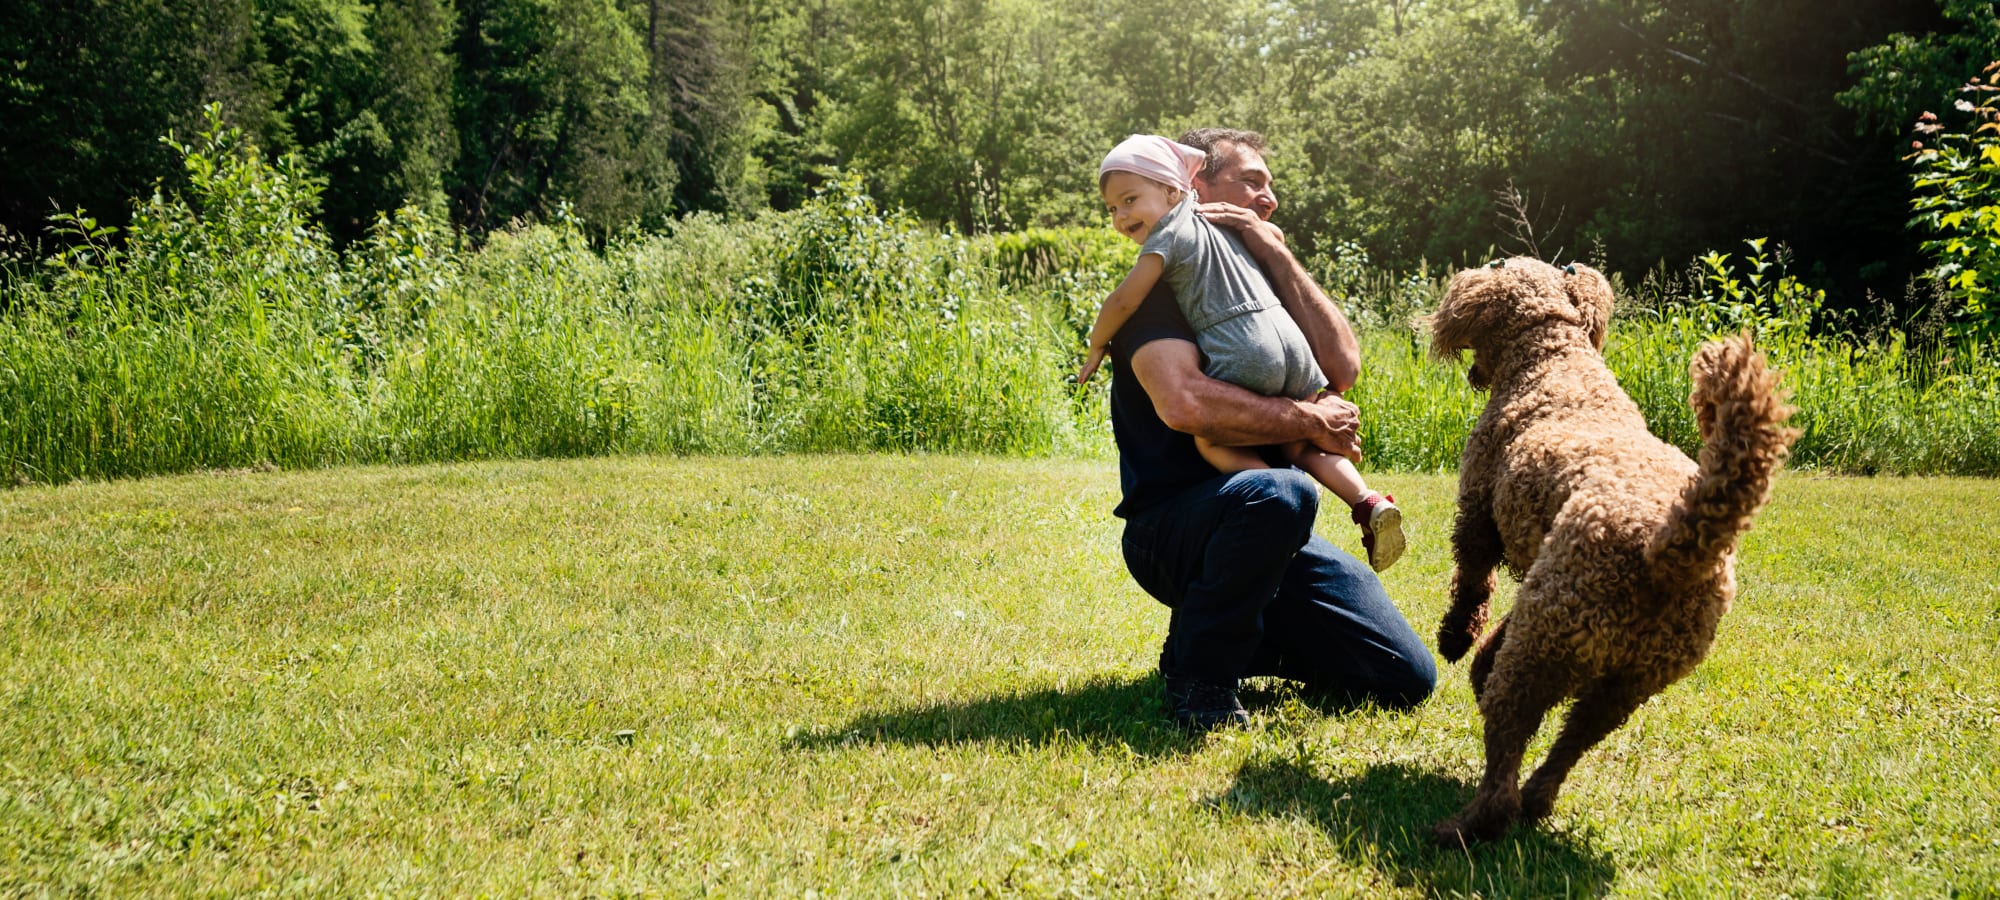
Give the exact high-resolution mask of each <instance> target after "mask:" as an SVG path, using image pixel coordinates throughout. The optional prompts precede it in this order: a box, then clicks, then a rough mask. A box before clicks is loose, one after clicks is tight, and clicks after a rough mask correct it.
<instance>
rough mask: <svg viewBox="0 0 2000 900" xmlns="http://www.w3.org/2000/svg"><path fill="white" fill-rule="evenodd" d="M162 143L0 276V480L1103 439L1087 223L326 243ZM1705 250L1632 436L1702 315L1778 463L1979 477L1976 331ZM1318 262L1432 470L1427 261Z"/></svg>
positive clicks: (416, 234)
mask: <svg viewBox="0 0 2000 900" xmlns="http://www.w3.org/2000/svg"><path fill="white" fill-rule="evenodd" d="M176 147H177V148H178V149H179V150H180V151H181V153H182V155H183V158H184V163H185V168H186V170H187V178H186V187H185V188H184V189H183V190H180V191H164V190H163V191H160V192H157V193H156V194H155V195H154V196H153V197H152V198H150V199H149V200H148V201H147V202H145V203H143V204H140V209H139V213H138V214H137V215H136V216H135V219H134V222H133V224H132V225H131V226H130V228H129V229H128V230H127V231H126V232H125V233H124V234H123V235H113V234H110V233H109V232H108V230H107V229H103V228H99V227H97V226H96V225H95V224H94V223H92V222H91V221H90V220H88V219H87V218H84V217H82V216H81V215H78V216H71V217H67V218H66V219H65V224H66V226H67V227H68V228H70V229H71V230H72V232H73V235H72V237H73V238H74V240H73V242H72V244H71V245H70V246H69V247H68V248H67V249H65V250H63V251H62V252H61V253H59V254H57V255H54V256H51V257H49V258H47V259H43V260H39V261H37V262H34V263H32V264H29V263H25V262H21V261H18V260H17V261H16V262H15V263H13V264H11V265H6V266H4V267H0V276H4V290H5V297H4V301H5V302H4V303H0V309H4V310H5V312H4V313H0V475H4V476H6V477H7V478H8V479H9V480H11V481H13V482H16V483H20V482H28V481H42V482H63V481H69V480H74V479H78V478H115V477H127V476H140V475H149V474H157V473H165V472H175V471H185V470H192V469H202V468H240V467H248V466H264V465H277V466H282V467H287V468H298V467H313V466H320V465H326V464H331V463H351V462H418V461H443V460H463V459H481V458H500V457H552V456H586V455H597V454H610V453H626V452H651V453H674V454H689V453H731V454H734V453H773V452H792V451H813V452H821V451H874V450H895V451H975V452H984V453H1002V454H1017V455H1044V454H1078V453H1080V454H1098V453H1104V452H1106V451H1108V449H1109V447H1110V439H1109V434H1108V423H1107V421H1106V415H1105V394H1104V382H1103V381H1102V380H1100V381H1099V382H1097V383H1095V384H1093V385H1091V386H1090V387H1089V388H1088V389H1085V390H1079V389H1077V388H1076V387H1075V386H1074V385H1072V384H1070V383H1069V381H1068V375H1069V373H1070V372H1072V371H1073V367H1074V365H1075V362H1076V354H1077V351H1078V348H1079V347H1080V345H1081V343H1082V335H1083V334H1084V332H1085V331H1086V330H1087V328H1088V325H1089V323H1090V321H1091V319H1092V316H1093V314H1094V312H1095V309H1096V306H1097V303H1098V302H1099V301H1100V300H1101V299H1102V297H1103V296H1104V294H1105V293H1106V292H1107V291H1108V289H1109V288H1110V287H1111V285H1112V284H1113V283H1114V280H1115V279H1116V278H1117V277H1119V276H1120V275H1121V274H1122V272H1123V270H1124V268H1125V267H1126V266H1127V265H1129V263H1130V260H1131V255H1132V249H1131V247H1130V245H1129V244H1128V243H1126V242H1124V241H1123V240H1122V239H1120V238H1118V237H1117V236H1116V235H1113V234H1111V233H1110V232H1108V231H1106V230H1103V229H1069V230H1046V229H1036V230H1029V231H1025V232H1020V233H1015V234H1007V235H996V236H984V237H978V238H962V237H958V236H954V235H949V234H940V233H938V232H935V231H932V230H929V229H926V228H923V227H920V226H919V225H918V224H917V223H915V222H913V221H911V220H909V219H908V218H906V217H904V216H902V215H900V214H897V213H893V212H884V211H882V210H880V209H879V208H877V207H876V205H875V204H874V203H873V201H872V200H870V199H869V198H868V197H867V196H866V194H865V193H863V192H862V190H861V188H860V185H859V182H858V181H857V180H853V179H847V180H841V181H837V182H835V183H834V184H832V185H830V186H829V189H828V190H827V191H825V192H824V193H823V194H822V195H821V196H820V197H818V198H816V199H815V200H813V201H812V202H811V203H809V204H807V205H806V206H805V207H804V208H802V209H800V210H797V211H794V212H790V213H784V214H776V215H769V216H765V217H763V218H761V219H758V220H754V221H747V222H727V223H725V222H721V221H719V220H715V219H712V218H705V217H696V218H693V219H689V220H687V221H684V222H681V223H679V224H677V225H676V226H675V227H674V228H673V230H672V231H671V232H668V233H657V234H630V235H625V236H622V237H619V238H617V239H614V240H612V241H610V242H609V243H608V244H607V245H603V246H595V245H593V244H592V243H591V242H590V240H589V239H588V238H587V237H586V235H585V233H584V231H583V230H582V229H581V228H579V227H578V226H577V225H576V223H574V222H573V221H571V220H569V219H567V217H565V216H563V215H561V214H558V215H557V216H556V217H555V218H554V220H553V221H550V222H547V223H543V224H536V225H523V226H520V227H517V228H514V229H512V230H509V231H505V232H502V233H499V234H495V235H492V236H491V237H490V238H489V239H488V240H487V242H486V243H485V244H484V245H483V246H479V247H476V248H475V247H470V246H467V245H466V244H465V242H464V240H463V238H462V236H460V235H457V234H455V233H453V232H451V231H449V230H448V229H445V228H443V227H440V226H439V225H437V224H436V223H434V222H431V221H429V220H427V219H426V218H425V217H424V216H423V214H422V213H420V212H418V211H415V210H403V211H399V212H398V213H396V214H395V215H392V216H387V217H385V218H384V219H383V220H382V221H381V222H379V223H378V224H377V226H376V227H375V229H374V230H373V232H371V234H370V235H369V236H368V238H367V239H365V240H363V241H360V242H357V243H356V244H354V245H351V246H349V247H346V248H340V249H336V248H334V247H333V246H332V245H331V242H330V241H329V239H328V238H327V237H326V235H325V234H324V233H322V232H321V231H319V230H318V229H317V228H316V227H315V226H314V225H313V224H312V214H313V211H314V210H315V209H316V204H317V202H318V198H317V195H316V188H315V187H314V185H312V184H311V183H310V182H308V181H306V180H304V179H302V178H301V177H300V176H299V175H298V174H297V172H296V171H295V170H294V169H293V168H291V167H290V166H289V165H288V164H286V163H283V162H280V163H278V164H275V165H273V164H269V163H266V162H264V161H263V160H262V159H261V157H260V156H259V155H258V154H257V153H256V152H255V150H254V148H251V147H249V146H247V145H245V144H244V143H243V142H242V140H241V138H240V137H239V136H238V135H236V134H235V133H233V132H230V131H227V130H224V129H222V128H221V127H220V126H219V125H212V126H211V128H210V130H209V131H208V132H207V133H205V134H204V135H202V136H201V137H200V138H199V139H198V140H196V141H193V142H191V143H189V144H185V145H180V144H177V145H176ZM1724 259H1725V261H1726V258H1724ZM1732 265H1733V264H1732ZM1730 271H1732V270H1730V269H1729V268H1727V267H1726V266H1725V268H1723V269H1716V270H1715V272H1720V273H1722V274H1721V275H1717V276H1715V277H1714V278H1711V279H1710V282H1711V283H1698V284H1693V285H1688V286H1683V287H1681V288H1678V289H1676V290H1674V291H1669V292H1667V293H1669V294H1671V296H1668V297H1666V298H1665V300H1656V302H1650V303H1640V304H1636V305H1634V308H1633V309H1632V310H1630V313H1631V314H1629V315H1626V316H1622V317H1621V318H1620V319H1619V321H1618V322H1617V324H1616V325H1615V327H1614V329H1613V333H1612V337H1611V341H1610V345H1609V346H1608V347H1607V348H1606V356H1607V358H1608V360H1609V361H1610V363H1611V365H1612V367H1613V368H1614V370H1616V371H1617V372H1618V373H1619V375H1620V378H1621V380H1622V381H1623V382H1624V383H1625V384H1626V386H1627V388H1628V389H1629V390H1630V391H1631V392H1632V393H1633V395H1634V396H1635V398H1637V399H1638V401H1639V403H1640V405H1641V406H1642V407H1643V408H1644V409H1645V411H1646V413H1647V415H1648V418H1649V419H1650V420H1651V421H1652V422H1653V424H1654V427H1655V429H1656V430H1658V431H1659V432H1660V433H1661V434H1663V435H1665V436H1667V437H1668V438H1669V439H1670V440H1674V441H1675V442H1676V443H1679V444H1681V445H1682V446H1684V447H1688V448H1690V449H1692V448H1693V447H1694V446H1695V443H1696V441H1695V437H1694V434H1693V426H1692V421H1691V419H1690V417H1689V414H1688V412H1687V409H1686V399H1685V398H1686V396H1687V374H1686V364H1687V360H1688V358H1689V356H1690V355H1691V354H1692V353H1693V350H1694V347H1695V346H1696V345H1697V344H1698V343H1699V342H1700V341H1701V340H1702V339H1703V338H1704V337H1706V336H1709V335H1712V334H1717V333H1724V332H1727V331H1730V330H1734V329H1736V328H1740V327H1751V328H1755V329H1758V330H1759V332H1760V335H1761V336H1762V338H1763V339H1764V342H1765V346H1766V347H1767V349H1769V350H1770V352H1771V353H1772V355H1773V357H1774V358H1775V359H1776V360H1777V362H1778V363H1779V365H1780V366H1782V367H1784V368H1785V369H1787V371H1788V373H1789V376H1788V383H1789V384H1790V385H1791V386H1792V387H1793V389H1794V390H1795V392H1796V403H1797V405H1798V406H1799V407H1800V414H1799V418H1798V420H1797V421H1799V422H1800V423H1801V424H1802V425H1804V426H1805V428H1806V434H1805V436H1804V437H1803V438H1802V439H1801V440H1800V442H1799V444H1798V446H1797V449H1796V450H1795V457H1794V458H1795V464H1797V465H1802V466H1812V467H1820V468H1826V469H1831V470H1837V471H1844V472H1899V473H1957V474H1994V473H2000V436H1996V429H1995V428H1994V427H1993V426H1992V423H1993V422H1994V421H1997V420H2000V415H1996V413H2000V367H1996V366H1994V365H1993V362H1994V360H1993V359H1992V353H1993V349H1992V348H1991V347H1982V346H1980V345H1976V344H1963V345H1958V346H1952V347H1939V346H1935V345H1927V346H1925V347H1923V348H1918V347H1916V346H1914V345H1913V344H1912V343H1911V342H1909V341H1908V340H1907V339H1906V338H1904V337H1903V336H1902V335H1900V334H1897V333H1895V332H1888V333H1886V334H1884V335H1882V336H1880V337H1877V338H1874V339H1871V340H1867V341H1862V340H1848V341H1844V342H1838V341H1825V340H1822V339H1820V338H1816V337H1813V336H1812V335H1814V334H1818V333H1823V332H1824V329H1812V328H1807V327H1805V325H1807V324H1810V323H1809V322H1806V321H1804V320H1806V319H1810V318H1811V316H1812V314H1813V313H1814V312H1815V308H1809V307H1812V306H1813V305H1812V304H1811V303H1801V302H1799V298H1800V296H1801V295H1800V294H1799V293H1798V291H1797V289H1796V284H1795V283H1792V282H1783V281H1777V280H1773V281H1770V282H1764V281H1761V280H1759V281H1756V283H1749V282H1748V281H1746V280H1744V279H1739V281H1742V282H1743V284H1742V285H1740V286H1742V287H1743V289H1742V290H1738V291H1737V292H1736V293H1735V294H1734V295H1730V294H1728V293H1727V292H1726V291H1723V290H1722V289H1721V281H1723V280H1726V279H1725V278H1723V276H1724V275H1729V273H1730ZM1758 271H1760V272H1761V271H1762V270H1761V269H1760V270H1758ZM1323 274H1324V277H1323V279H1322V280H1323V281H1324V283H1325V284H1326V285H1327V286H1328V289H1329V290H1330V291H1331V292H1332V293H1333V294H1334V296H1335V297H1336V298H1337V299H1338V300H1339V301H1340V302H1341V303H1342V304H1343V306H1344V307H1345V308H1346V309H1347V310H1348V312H1349V315H1350V317H1351V318H1352V319H1353V320H1354V321H1355V322H1356V324H1357V326H1358V327H1360V328H1361V330H1362V331H1363V345H1364V350H1365V353H1366V360H1365V371H1364V376H1363V380H1362V382H1361V383H1360V385H1359V386H1358V387H1357V388H1356V390H1355V392H1354V395H1353V399H1355V400H1356V401H1357V402H1358V403H1360V404H1361V405H1362V406H1363V408H1364V411H1365V412H1364V414H1365V416H1366V422H1365V427H1364V430H1363V447H1364V451H1365V453H1366V456H1367V459H1366V462H1367V464H1368V465H1370V466H1372V467H1374V468H1377V469H1400V470H1421V471H1435V470H1441V469H1449V468H1451V467H1453V466H1455V465H1456V461H1457V457H1458V452H1459V447H1460V445H1461V442H1462V441H1463V438H1464V434H1465V432H1466V431H1467V429H1468V428H1469V427H1470V425H1471V422H1472V421H1473V419H1474V418H1475V417H1476V416H1477V415H1478V411H1479V408H1480V405H1481V403H1482V402H1483V398H1481V397H1480V396H1479V395H1477V394H1475V393H1473V392H1472V391H1470V390H1469V389H1468V388H1467V387H1466V386H1465V385H1464V381H1463V378H1462V376H1461V374H1460V373H1459V372H1458V371H1457V370H1455V369H1454V368H1452V367H1450V366H1447V365H1440V364H1438V363H1436V362H1433V361H1431V360H1428V359H1427V358H1426V356H1425V353H1424V349H1425V342H1424V340H1423V337H1422V336H1421V335H1420V334H1417V333H1416V332H1415V331H1413V330H1412V326H1411V324H1410V323H1411V320H1412V319H1413V318H1414V317H1415V316H1416V315H1418V314H1419V313H1421V312H1423V311H1425V310H1428V309H1429V308H1431V307H1432V306H1434V304H1435V302H1436V298H1437V296H1438V293H1439V292H1440V291H1441V290H1442V289H1443V285H1444V283H1445V276H1444V275H1443V274H1434V273H1431V272H1428V271H1420V272H1417V273H1404V274H1400V275H1399V274H1396V273H1388V272H1383V271H1380V270H1376V269H1372V268H1369V267H1368V266H1367V265H1366V260H1365V258H1362V257H1357V256H1355V255H1353V254H1348V255H1345V256H1337V257H1336V258H1335V259H1334V260H1333V261H1332V262H1330V263H1328V264H1327V267H1326V269H1325V271H1324V273H1323ZM1730 277H1734V276H1730ZM1755 278H1756V279H1761V278H1762V276H1761V275H1758V276H1755ZM1628 293H1629V292H1628ZM1637 293H1638V294H1640V295H1645V294H1646V291H1639V292H1637ZM1656 293H1657V292H1656ZM1746 298H1747V299H1746ZM1760 304H1762V305H1760ZM1788 304H1789V305H1788Z"/></svg>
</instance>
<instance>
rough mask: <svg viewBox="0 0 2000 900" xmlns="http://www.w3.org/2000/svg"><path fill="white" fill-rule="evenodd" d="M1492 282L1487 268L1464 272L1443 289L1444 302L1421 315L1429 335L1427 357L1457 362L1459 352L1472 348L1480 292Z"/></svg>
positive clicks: (1480, 298) (1476, 330) (1481, 298)
mask: <svg viewBox="0 0 2000 900" xmlns="http://www.w3.org/2000/svg"><path fill="white" fill-rule="evenodd" d="M1492 279H1493V274H1492V272H1491V271H1490V270H1489V269H1486V268H1479V269H1467V270H1465V271H1463V272H1460V273H1458V274H1457V275H1456V276H1453V278H1452V279H1451V286H1450V287H1448V288H1446V289H1445V292H1444V301H1443V302H1441V303H1439V304H1438V308H1437V311H1436V312H1433V313H1431V314H1430V315H1428V316H1425V317H1424V319H1423V322H1424V324H1425V325H1426V326H1428V327H1429V328H1430V332H1431V358H1432V359H1440V360H1454V361H1455V360H1457V359H1458V354H1459V351H1461V350H1470V349H1472V336H1473V335H1474V334H1476V333H1477V332H1478V322H1477V320H1478V318H1479V308H1480V305H1481V300H1483V299H1484V298H1483V297H1481V296H1480V295H1481V293H1482V291H1481V290H1480V288H1482V287H1484V286H1485V285H1486V283H1487V282H1488V281H1491V280H1492Z"/></svg>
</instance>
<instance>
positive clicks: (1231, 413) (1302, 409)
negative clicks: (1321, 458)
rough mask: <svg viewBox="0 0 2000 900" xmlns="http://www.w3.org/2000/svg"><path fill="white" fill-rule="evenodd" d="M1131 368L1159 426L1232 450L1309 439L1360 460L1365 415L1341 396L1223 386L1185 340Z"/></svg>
mask: <svg viewBox="0 0 2000 900" xmlns="http://www.w3.org/2000/svg"><path fill="white" fill-rule="evenodd" d="M1126 364H1127V368H1129V369H1130V370H1131V374H1132V376H1133V377H1136V378H1138V379H1139V384H1140V386H1141V387H1144V388H1145V389H1146V395H1147V396H1148V397H1151V398H1152V400H1153V408H1154V410H1155V411H1156V412H1158V413H1159V414H1160V421H1162V422H1164V423H1166V426H1167V427H1168V428H1172V429H1173V430H1175V431H1179V432H1183V433H1186V434H1192V435H1194V436H1196V437H1200V438H1207V439H1208V440H1209V441H1210V442H1212V443H1216V444H1220V445H1222V446H1225V447H1251V446H1261V445H1264V444H1287V443H1291V442H1292V441H1310V442H1312V444H1313V445H1314V446H1316V447H1318V448H1320V449H1321V450H1325V451H1326V452H1328V453H1338V454H1340V455H1342V456H1345V457H1347V458H1349V459H1353V460H1359V459H1360V458H1361V442H1360V440H1359V431H1360V427H1361V414H1360V412H1359V411H1358V410H1356V409H1355V407H1354V404H1352V403H1349V402H1347V401H1346V400H1343V399H1341V398H1339V397H1337V396H1334V395H1332V394H1326V395H1323V396H1322V397H1321V398H1320V399H1318V400H1315V401H1311V402H1305V401H1299V400H1290V399H1286V398H1284V397H1266V396H1264V395H1262V394H1259V393H1256V392H1254V391H1248V390H1245V389H1243V388H1240V387H1237V386H1236V385H1233V384H1230V383H1228V382H1226V381H1217V380H1215V379H1213V378H1210V377H1208V376H1206V375H1203V374H1201V350H1200V349H1199V348H1197V347H1196V346H1195V345H1194V343H1192V342H1190V341H1185V340H1177V339H1161V340H1153V341H1147V342H1146V343H1144V344H1141V345H1139V348H1138V349H1136V350H1134V351H1132V353H1131V359H1129V360H1127V361H1126ZM1120 377H1124V375H1123V373H1121V374H1120Z"/></svg>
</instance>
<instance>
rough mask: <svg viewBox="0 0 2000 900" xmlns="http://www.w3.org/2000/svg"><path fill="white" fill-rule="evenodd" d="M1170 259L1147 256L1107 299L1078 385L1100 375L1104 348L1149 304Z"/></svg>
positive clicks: (1093, 329) (1092, 331)
mask: <svg viewBox="0 0 2000 900" xmlns="http://www.w3.org/2000/svg"><path fill="white" fill-rule="evenodd" d="M1166 266H1167V264H1166V260H1164V259H1162V258H1161V257H1160V255H1159V254H1157V253H1145V254H1141V255H1140V256H1139V261H1138V262H1136V263H1133V264H1132V271H1130V272H1127V273H1126V274H1125V280H1124V281H1121V282H1119V283H1118V287H1117V288H1115V289H1113V290H1112V291H1111V296H1109V297H1106V298H1105V299H1104V307H1103V308H1102V309H1099V310H1098V311H1097V321H1096V322H1095V323H1094V324H1092V325H1091V326H1090V355H1089V356H1087V357H1085V358H1084V361H1083V368H1082V369H1080V370H1078V371H1077V373H1076V381H1077V383H1078V384H1082V383H1083V382H1086V381H1089V380H1090V376H1092V375H1095V374H1097V366H1098V364H1099V363H1102V362H1104V348H1105V347H1107V346H1109V345H1110V344H1111V339H1112V338H1113V337H1116V336H1117V334H1118V329H1120V328H1123V327H1125V322H1126V321H1127V320H1129V319H1131V318H1132V314H1133V313H1135V312H1138V311H1139V304H1140V303H1143V302H1145V300H1146V295H1147V294H1150V293H1152V292H1153V285H1155V284H1158V283H1159V282H1160V273H1161V272H1163V271H1165V270H1166Z"/></svg>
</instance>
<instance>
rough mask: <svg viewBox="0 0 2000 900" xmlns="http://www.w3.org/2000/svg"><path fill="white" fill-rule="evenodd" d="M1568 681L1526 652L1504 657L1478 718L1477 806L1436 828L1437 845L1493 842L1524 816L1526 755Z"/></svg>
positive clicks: (1489, 683) (1474, 797) (1556, 669)
mask: <svg viewBox="0 0 2000 900" xmlns="http://www.w3.org/2000/svg"><path fill="white" fill-rule="evenodd" d="M1515 649H1516V651H1518V650H1519V649H1520V648H1518V647H1516V648H1515ZM1566 677H1567V673H1566V672H1564V671H1563V670H1561V669H1560V668H1559V667H1550V666H1547V665H1543V664H1542V662H1541V661H1539V660H1535V659H1530V658H1529V657H1528V656H1527V654H1525V653H1521V652H1514V653H1502V654H1500V655H1499V659H1498V660H1497V662H1496V664H1495V666H1494V669H1493V674H1492V676H1491V677H1490V678H1489V679H1488V680H1487V683H1486V687H1487V690H1486V694H1485V696H1483V697H1481V698H1480V699H1479V714H1480V716H1481V717H1482V718H1484V719H1485V720H1486V774H1485V776H1484V777H1483V778H1481V779H1480V782H1479V789H1478V790H1477V791H1476V792H1475V793H1474V794H1473V795H1472V802H1470V803H1468V804H1466V805H1465V808H1464V809H1462V810H1460V811H1459V813H1458V815H1456V816H1453V817H1452V818H1450V819H1446V820H1445V821H1443V822H1439V823H1438V825H1437V827H1436V828H1435V829H1433V831H1432V834H1433V836H1434V837H1435V838H1436V839H1437V841H1438V843H1440V844H1443V845H1444V846H1446V847H1462V846H1466V845H1469V844H1471V843H1473V842H1475V841H1487V840H1492V839H1494V838H1497V837H1499V836H1500V835H1501V834H1503V833H1505V832H1506V830H1507V827H1508V826H1509V825H1512V824H1513V823H1514V820H1515V818H1516V817H1518V816H1519V815H1520V812H1521V786H1520V778H1521V755H1522V754H1523V753H1524V752H1526V751H1527V748H1528V741H1529V739H1531V738H1533V737H1534V736H1535V730H1536V729H1538V728H1540V727H1541V724H1542V717H1543V716H1545V715H1547V714H1548V711H1549V708H1550V707H1553V706H1555V705H1556V704H1557V703H1558V702H1560V701H1561V700H1562V698H1563V691H1564V687H1565V679H1566Z"/></svg>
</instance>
